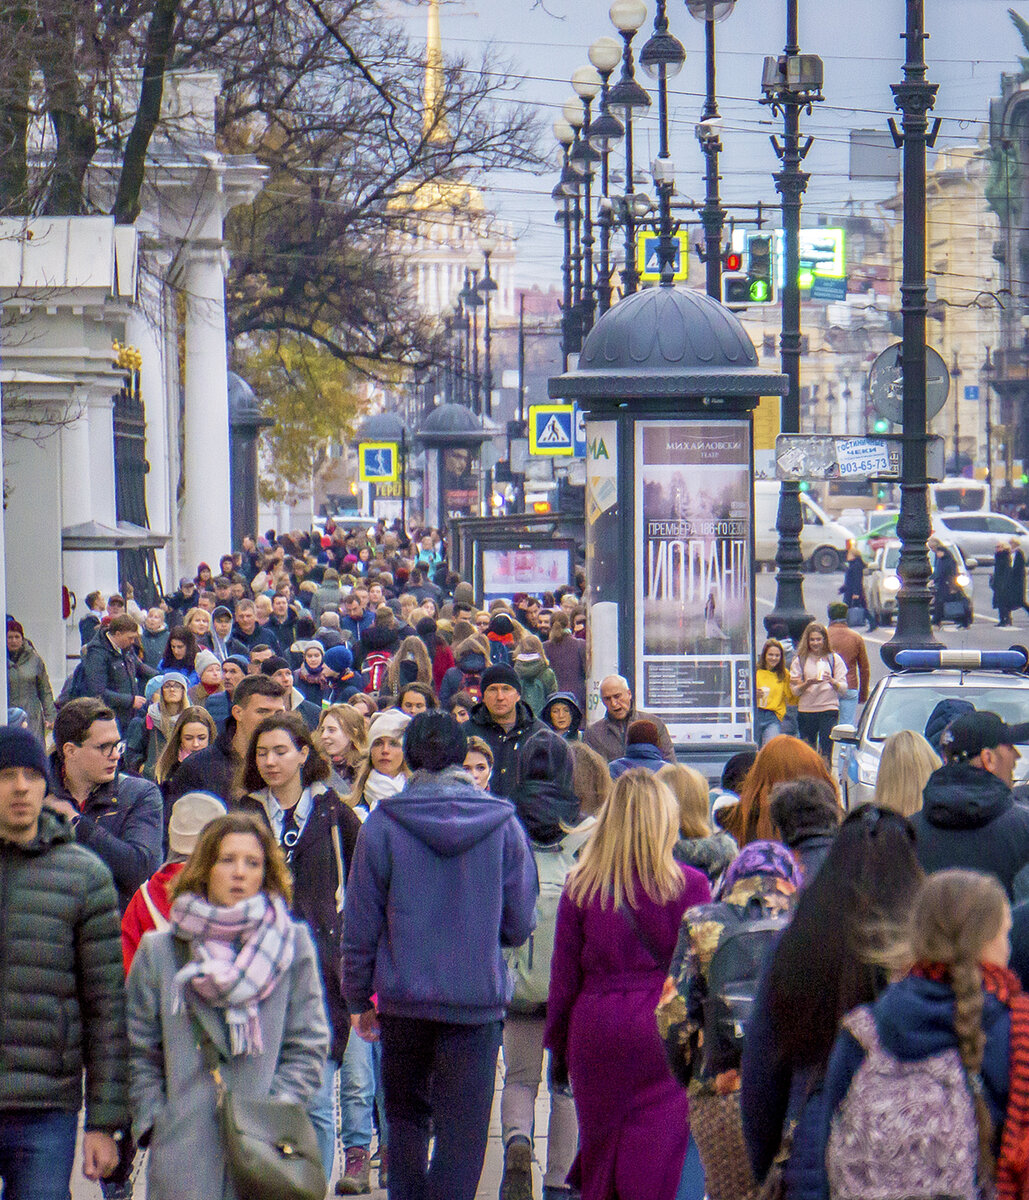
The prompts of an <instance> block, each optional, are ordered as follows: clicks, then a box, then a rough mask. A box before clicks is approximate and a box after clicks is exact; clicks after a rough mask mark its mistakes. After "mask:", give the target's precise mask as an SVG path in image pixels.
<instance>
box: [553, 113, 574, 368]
mask: <svg viewBox="0 0 1029 1200" xmlns="http://www.w3.org/2000/svg"><path fill="white" fill-rule="evenodd" d="M554 137H555V138H557V141H558V144H559V145H560V146H561V149H562V153H563V165H562V168H561V178H560V179H559V180H558V182H557V186H556V187H555V188H554V191H553V193H552V195H553V198H554V200H556V201H557V202H558V204H559V205H560V207H559V208H558V210H557V212H556V213H555V214H554V220H555V221H556V222H557V223H558V224H559V225H561V226H563V228H562V234H563V240H564V257H563V259H562V262H561V269H562V278H563V282H564V295H563V298H562V302H561V356H562V358H563V360H564V364H565V370H566V371H567V369H568V355H569V353H570V352H571V348H572V342H573V340H574V328H573V325H574V321H575V311H574V309H575V299H574V296H573V292H572V201H571V198H572V196H574V195H575V192H576V191H577V189H578V187H579V184H578V176H577V175H576V174H575V172H574V171H573V170H572V167H571V164H570V163H569V161H568V155H569V152H570V150H571V146H572V142H573V141H574V140H575V130H574V129H573V128H572V127H571V125H569V123H568V122H567V121H566V120H565V119H564V118H563V117H561V118H559V119H558V120H556V121H555V122H554Z"/></svg>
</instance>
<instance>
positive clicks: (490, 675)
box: [479, 663, 522, 696]
mask: <svg viewBox="0 0 1029 1200" xmlns="http://www.w3.org/2000/svg"><path fill="white" fill-rule="evenodd" d="M491 683H506V684H507V686H508V687H513V688H514V689H515V691H516V692H517V693H518V695H519V696H520V695H521V694H522V681H521V680H520V679H519V678H518V674H517V672H516V671H515V670H514V668H513V667H509V666H508V665H507V663H494V664H493V666H492V667H487V668H486V670H485V671H483V673H482V675H481V676H480V677H479V687H480V688H481V689H482V694H483V695H484V696H485V695H486V689H487V688H488V687H489V686H490V684H491Z"/></svg>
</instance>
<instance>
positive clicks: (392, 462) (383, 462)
mask: <svg viewBox="0 0 1029 1200" xmlns="http://www.w3.org/2000/svg"><path fill="white" fill-rule="evenodd" d="M399 457H400V456H399V455H398V454H397V444H396V442H361V443H360V444H359V445H358V447H357V474H358V478H359V479H360V480H361V482H362V483H395V482H396V480H397V478H398V476H399V474H400V464H399Z"/></svg>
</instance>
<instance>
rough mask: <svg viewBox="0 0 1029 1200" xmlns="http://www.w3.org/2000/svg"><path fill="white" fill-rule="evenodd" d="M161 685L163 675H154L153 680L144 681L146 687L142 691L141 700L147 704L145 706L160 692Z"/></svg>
mask: <svg viewBox="0 0 1029 1200" xmlns="http://www.w3.org/2000/svg"><path fill="white" fill-rule="evenodd" d="M162 683H164V676H163V675H155V676H154V677H153V679H148V680H147V681H146V687H145V688H144V689H143V699H144V700H145V701H146V702H147V704H149V703H150V701H151V700H153V698H154V697H155V696H156V695H157V693H158V692H159V691H160V690H161V684H162Z"/></svg>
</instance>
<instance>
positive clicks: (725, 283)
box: [722, 271, 750, 307]
mask: <svg viewBox="0 0 1029 1200" xmlns="http://www.w3.org/2000/svg"><path fill="white" fill-rule="evenodd" d="M722 303H723V304H728V305H730V306H740V307H743V306H746V305H748V304H749V303H750V280H749V279H748V278H747V276H746V275H745V274H744V273H743V272H742V271H735V272H729V271H725V272H723V274H722Z"/></svg>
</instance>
